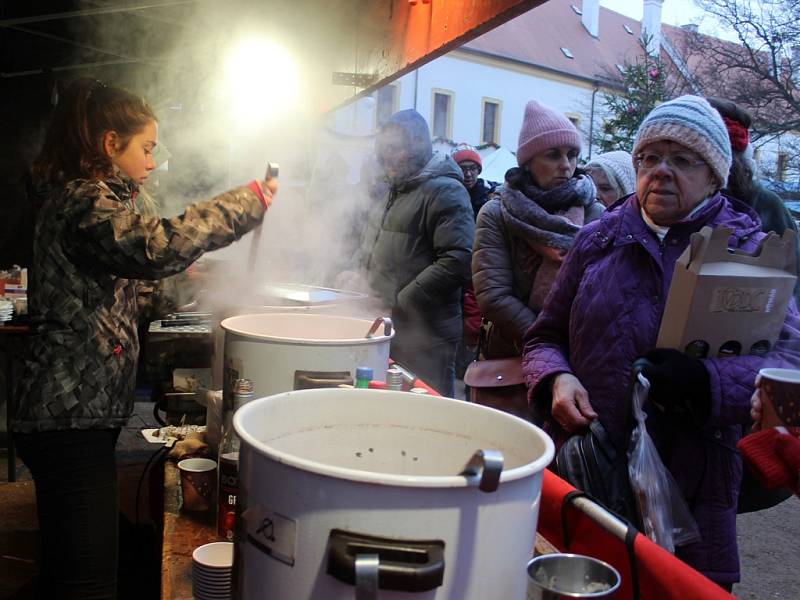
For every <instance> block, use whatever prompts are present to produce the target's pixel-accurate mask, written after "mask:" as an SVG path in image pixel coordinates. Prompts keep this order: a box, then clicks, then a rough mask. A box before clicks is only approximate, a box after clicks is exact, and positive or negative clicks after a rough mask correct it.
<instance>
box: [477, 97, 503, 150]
mask: <svg viewBox="0 0 800 600" xmlns="http://www.w3.org/2000/svg"><path fill="white" fill-rule="evenodd" d="M482 104H483V107H482V109H481V143H482V144H497V145H499V144H500V101H499V100H493V99H489V98H484V99H483V101H482Z"/></svg>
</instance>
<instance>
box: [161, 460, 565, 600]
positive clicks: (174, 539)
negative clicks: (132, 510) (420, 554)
mask: <svg viewBox="0 0 800 600" xmlns="http://www.w3.org/2000/svg"><path fill="white" fill-rule="evenodd" d="M214 517H215V513H214V511H213V510H210V511H208V512H207V513H190V512H186V511H181V481H180V473H179V471H178V467H177V466H176V465H175V463H174V462H173V461H171V460H168V461H167V462H166V464H165V465H164V532H163V533H164V538H163V539H164V543H163V546H162V549H161V600H191V599H192V551H193V550H194V549H195V548H197V547H198V546H202V545H203V544H207V543H209V542H216V541H220V538H218V537H217V533H216V522H215V518H214ZM551 552H558V549H557V548H556V547H555V546H553V545H551V544H550V543H549V542H548V541H547V540H546V539H544V538H543V537H542V536H540V535H538V534H537V535H536V544H535V546H534V554H536V555H539V554H549V553H551Z"/></svg>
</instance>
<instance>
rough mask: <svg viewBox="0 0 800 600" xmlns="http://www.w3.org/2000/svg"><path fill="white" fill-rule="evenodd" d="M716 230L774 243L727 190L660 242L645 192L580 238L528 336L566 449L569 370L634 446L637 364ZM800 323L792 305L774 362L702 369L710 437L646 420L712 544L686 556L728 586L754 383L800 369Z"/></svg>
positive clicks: (536, 386) (532, 362)
mask: <svg viewBox="0 0 800 600" xmlns="http://www.w3.org/2000/svg"><path fill="white" fill-rule="evenodd" d="M706 225H707V226H710V227H717V226H725V227H729V228H731V229H733V234H732V235H731V238H730V241H729V246H730V247H732V248H738V249H741V250H743V251H745V252H749V253H752V252H753V251H754V250H756V248H757V247H758V245H759V243H760V242H761V240H762V239H763V238H764V235H765V234H763V233H762V232H761V223H760V222H759V220H758V216H757V215H756V214H755V213H754V212H753V211H752V210H751V209H749V208H748V207H747V206H745V205H744V204H742V203H740V202H738V201H736V200H731V199H728V198H726V197H724V196H722V195H721V194H717V195H715V196H714V197H713V198H711V199H710V200H709V202H708V203H707V204H706V205H705V206H704V207H703V208H701V209H700V210H699V211H698V213H697V214H695V215H692V216H691V217H690V218H689V219H688V220H687V221H684V222H681V223H679V224H677V225H674V226H673V227H671V228H670V229H669V232H668V233H667V235H666V237H665V238H664V240H663V241H661V242H660V241H659V239H658V237H657V236H656V235H655V234H654V233H653V232H652V231H651V230H650V229H648V227H647V226H646V225H645V223H644V221H643V220H642V217H641V215H640V210H639V202H638V200H637V198H636V195H633V196H631V197H630V198H628V199H627V200H626V201H625V202H624V203H622V204H621V205H620V206H619V208H618V209H616V210H613V211H610V212H606V213H604V214H603V216H602V217H601V218H600V219H599V220H597V221H595V222H594V223H591V224H589V225H588V226H586V227H585V228H583V229H582V230H581V231H580V233H579V234H578V236H577V238H576V239H575V243H574V245H573V247H572V250H571V251H570V253H569V255H568V256H567V259H566V261H565V263H564V265H563V266H562V268H561V270H560V271H559V274H558V277H557V279H556V281H555V284H554V286H553V289H552V290H551V293H550V296H549V297H548V298H547V301H546V302H545V305H544V307H543V309H542V312H541V313H540V315H539V319H538V320H537V321H536V323H534V325H533V326H532V327H531V328H530V330H529V331H528V333H527V334H526V336H525V340H526V344H525V355H524V360H523V369H524V374H525V380H526V383H527V384H528V389H529V397H530V399H531V401H532V402H534V404H535V408H536V412H537V413H538V414H539V416H540V419H541V420H542V421H541V422H542V425H543V427H544V428H545V429H546V430H547V431H548V433H550V434H551V436H553V437H554V438H555V439H556V441H557V442H559V441H563V440H564V439H565V438H566V434H565V433H564V431H563V430H562V429H561V428H560V427H558V425H557V424H556V423H555V421H553V420H552V419H551V418H550V416H549V406H550V402H551V395H550V389H549V388H550V383H551V381H552V377H553V376H554V375H556V374H557V373H562V372H567V373H573V374H574V375H575V376H576V377H577V378H578V379H579V380H580V382H581V383H582V384H583V386H584V387H585V388H586V390H587V391H588V395H589V402H590V403H591V405H592V407H593V408H594V410H595V411H596V412H597V414H598V415H599V417H598V418H599V419H600V422H601V423H602V424H603V426H604V427H605V429H606V430H607V431H608V432H609V434H610V435H611V437H612V438H613V439H614V440H615V443H616V444H617V447H618V448H620V449H626V448H627V441H628V439H629V437H630V432H631V428H632V417H631V409H630V397H631V389H632V388H631V376H632V375H631V373H632V365H633V363H634V361H635V360H636V359H637V358H638V357H640V356H642V355H643V354H645V353H646V352H648V351H649V350H651V349H652V348H654V347H655V345H656V339H657V337H658V330H659V327H660V325H661V317H662V315H663V313H664V307H665V303H666V298H667V292H668V290H669V285H670V282H671V280H672V273H673V271H674V269H675V262H676V260H677V259H678V257H679V256H680V255H681V254H682V253H683V251H684V250H685V249H686V247H687V246H688V244H689V238H690V236H691V234H692V233H694V232H696V231H699V230H700V229H701V228H702V227H704V226H706ZM799 317H800V316H799V315H798V313H797V310H796V307H795V305H794V303H792V304H791V305H790V307H789V311H788V313H787V317H786V321H785V323H784V327H783V331H782V333H781V336H780V340H779V342H778V343H777V344H776V345H775V348H774V349H773V351H772V352H771V353H770V354H769V355H768V356H767V357H766V358H764V357H757V356H739V357H729V358H711V359H707V360H704V361H703V362H704V365H705V367H706V369H707V370H708V374H709V377H710V394H711V415H710V417H709V419H708V421H707V422H706V423H705V425H704V426H703V428H702V430H701V431H697V430H696V429H692V428H691V427H690V426H688V425H687V426H686V427H681V428H675V427H672V426H670V425H669V424H667V423H666V422H665V420H664V419H659V417H658V415H655V414H653V415H651V416H650V418H648V420H647V428H648V431H649V432H650V434H651V436H652V437H653V440H654V441H655V442H656V445H657V446H658V448H659V451H660V453H661V456H662V459H663V460H664V463H665V465H666V466H667V468H669V470H670V471H671V473H672V475H673V476H674V478H675V480H676V481H677V483H678V486H679V487H680V489H681V491H682V492H683V495H684V497H685V498H686V500H687V501H688V504H689V507H690V508H691V509H692V513H693V515H694V517H695V519H696V521H697V524H698V526H699V529H700V533H701V536H702V539H701V541H699V542H697V543H694V544H691V545H688V546H684V547H681V548H679V549H678V551H677V555H678V557H680V558H682V559H683V560H685V561H686V562H688V563H689V564H690V565H692V566H693V567H694V568H696V569H698V570H699V571H701V572H702V573H704V574H705V575H706V576H708V577H709V578H711V579H712V580H714V581H717V582H720V583H731V582H736V581H738V580H739V559H738V551H737V547H736V508H737V497H738V493H739V488H740V483H741V477H742V462H741V458H740V456H739V454H738V452H737V451H736V442H737V441H738V440H739V438H740V437H741V435H742V429H743V426H744V425H746V424H749V423H750V397H751V395H752V393H753V383H754V380H755V376H756V374H757V373H758V370H759V369H760V368H761V367H762V365H764V364H765V362H768V363H769V364H770V366H794V368H797V365H798V364H800V349H799V348H798V344H797V341H796V340H798V338H799V337H800V331H798V323H799V321H798V318H799ZM792 340H795V341H792Z"/></svg>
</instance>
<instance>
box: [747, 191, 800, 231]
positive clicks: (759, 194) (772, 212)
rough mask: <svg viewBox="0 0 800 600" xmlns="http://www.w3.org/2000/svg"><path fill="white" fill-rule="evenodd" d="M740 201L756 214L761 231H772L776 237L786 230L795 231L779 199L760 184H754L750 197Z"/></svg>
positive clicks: (790, 217) (794, 226) (793, 224)
mask: <svg viewBox="0 0 800 600" xmlns="http://www.w3.org/2000/svg"><path fill="white" fill-rule="evenodd" d="M742 200H743V201H744V202H745V203H746V204H748V205H750V206H751V207H752V208H753V210H754V211H756V213H758V216H759V218H760V219H761V228H762V230H763V231H774V232H775V233H777V234H778V235H783V232H784V231H786V230H787V229H791V230H793V231H797V224H796V223H795V222H794V219H793V218H792V215H791V214H790V213H789V210H788V209H787V208H786V205H785V204H784V203H783V200H781V197H780V196H778V194H776V193H775V192H772V191H770V190H768V189H767V188H765V187H764V186H763V185H761V184H760V183H758V182H754V183H753V192H752V195H751V196H750V198H743V199H742Z"/></svg>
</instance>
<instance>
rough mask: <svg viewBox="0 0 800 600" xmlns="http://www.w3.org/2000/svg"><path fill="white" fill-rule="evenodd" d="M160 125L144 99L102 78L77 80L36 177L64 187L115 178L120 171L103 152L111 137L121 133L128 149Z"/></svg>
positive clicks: (56, 118) (49, 136)
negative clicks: (108, 135)
mask: <svg viewBox="0 0 800 600" xmlns="http://www.w3.org/2000/svg"><path fill="white" fill-rule="evenodd" d="M155 120H156V117H155V113H154V112H153V109H152V108H150V106H149V105H148V104H147V102H146V101H145V100H144V98H141V97H140V96H136V95H134V94H132V93H130V92H128V91H127V90H123V89H121V88H117V87H113V86H108V85H106V84H104V83H103V82H101V81H99V80H97V79H91V78H88V77H82V78H80V79H76V80H75V81H73V82H72V83H71V84H70V85H69V86H68V87H67V88H66V90H64V92H63V93H62V94H61V98H60V100H59V102H58V106H56V110H55V113H54V114H53V119H52V121H51V122H50V127H49V128H48V130H47V135H46V136H45V140H44V145H43V146H42V150H41V152H40V153H39V156H38V157H36V160H35V161H34V163H33V174H34V177H35V178H36V179H39V180H41V181H43V182H46V183H50V184H59V183H63V182H65V181H69V180H71V179H98V178H102V177H107V176H110V175H112V174H113V172H114V168H113V165H112V163H111V159H110V158H109V156H108V155H107V154H106V153H105V150H104V149H103V136H104V135H105V133H106V132H107V131H115V132H117V134H118V135H119V137H120V139H121V141H122V147H121V149H122V150H124V149H125V147H126V146H127V145H128V143H129V142H130V140H131V138H132V137H133V136H134V135H136V134H137V133H139V132H140V131H141V130H142V128H143V127H144V126H145V125H146V124H147V123H149V122H150V121H155Z"/></svg>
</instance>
